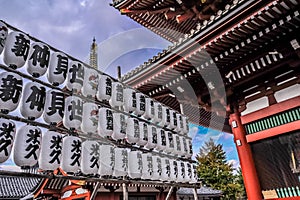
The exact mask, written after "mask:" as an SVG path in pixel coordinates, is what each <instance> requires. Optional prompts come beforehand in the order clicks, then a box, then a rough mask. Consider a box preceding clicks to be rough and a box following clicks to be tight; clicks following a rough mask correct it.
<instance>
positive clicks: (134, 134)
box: [125, 118, 140, 144]
mask: <svg viewBox="0 0 300 200" xmlns="http://www.w3.org/2000/svg"><path fill="white" fill-rule="evenodd" d="M126 123H127V125H126V136H125V138H126V140H127V142H128V143H129V144H134V143H137V142H138V141H139V139H140V127H139V120H138V119H136V118H128V119H127V120H126Z"/></svg>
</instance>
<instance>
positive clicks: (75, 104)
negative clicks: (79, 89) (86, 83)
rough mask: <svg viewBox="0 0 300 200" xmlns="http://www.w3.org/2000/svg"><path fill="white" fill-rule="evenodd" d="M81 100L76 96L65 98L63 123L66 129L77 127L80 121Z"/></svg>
mask: <svg viewBox="0 0 300 200" xmlns="http://www.w3.org/2000/svg"><path fill="white" fill-rule="evenodd" d="M82 112H83V102H82V100H81V98H79V97H77V96H69V97H67V98H66V99H65V109H64V117H63V124H64V126H65V127H66V128H68V129H77V130H78V129H79V128H80V125H81V122H82Z"/></svg>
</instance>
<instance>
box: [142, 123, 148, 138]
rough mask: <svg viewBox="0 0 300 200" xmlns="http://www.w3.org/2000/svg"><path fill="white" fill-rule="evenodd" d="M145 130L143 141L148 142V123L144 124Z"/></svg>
mask: <svg viewBox="0 0 300 200" xmlns="http://www.w3.org/2000/svg"><path fill="white" fill-rule="evenodd" d="M143 129H144V138H143V140H145V141H148V126H147V124H146V123H144V124H143Z"/></svg>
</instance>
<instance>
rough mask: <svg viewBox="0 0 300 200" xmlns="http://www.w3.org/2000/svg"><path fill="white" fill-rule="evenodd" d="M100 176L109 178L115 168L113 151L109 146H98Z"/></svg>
mask: <svg viewBox="0 0 300 200" xmlns="http://www.w3.org/2000/svg"><path fill="white" fill-rule="evenodd" d="M99 167H100V168H99V172H98V173H99V174H100V176H110V175H112V174H113V169H114V167H115V149H114V147H113V146H111V145H101V146H100V166H99Z"/></svg>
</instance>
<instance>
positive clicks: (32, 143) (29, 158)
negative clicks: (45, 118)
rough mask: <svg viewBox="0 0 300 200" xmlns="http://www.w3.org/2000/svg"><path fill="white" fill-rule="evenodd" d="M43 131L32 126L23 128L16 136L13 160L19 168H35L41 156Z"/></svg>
mask: <svg viewBox="0 0 300 200" xmlns="http://www.w3.org/2000/svg"><path fill="white" fill-rule="evenodd" d="M41 140H42V131H41V129H40V128H38V127H36V126H31V125H25V126H22V127H21V128H20V129H19V130H18V131H17V134H16V138H15V142H14V151H13V160H14V162H15V164H16V165H17V166H20V167H22V166H29V167H32V166H34V165H35V164H36V163H37V161H38V158H39V155H40V147H41Z"/></svg>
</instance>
